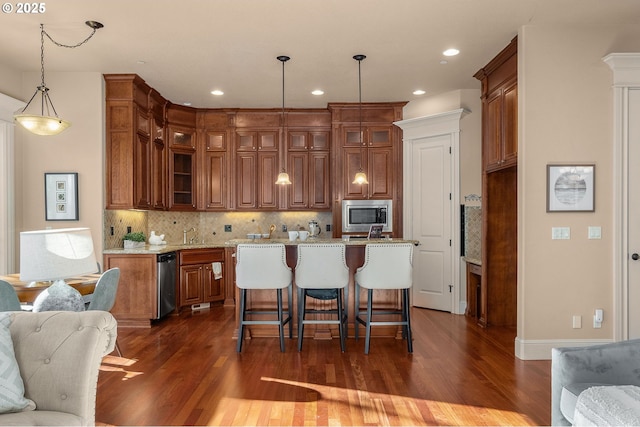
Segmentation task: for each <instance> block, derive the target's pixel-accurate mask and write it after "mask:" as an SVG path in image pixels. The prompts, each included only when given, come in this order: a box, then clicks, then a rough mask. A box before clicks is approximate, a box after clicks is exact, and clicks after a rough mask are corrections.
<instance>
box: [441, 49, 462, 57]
mask: <svg viewBox="0 0 640 427" xmlns="http://www.w3.org/2000/svg"><path fill="white" fill-rule="evenodd" d="M459 53H460V51H459V50H458V49H453V48H452V49H447V50H445V51H444V52H442V54H443V55H444V56H456V55H457V54H459Z"/></svg>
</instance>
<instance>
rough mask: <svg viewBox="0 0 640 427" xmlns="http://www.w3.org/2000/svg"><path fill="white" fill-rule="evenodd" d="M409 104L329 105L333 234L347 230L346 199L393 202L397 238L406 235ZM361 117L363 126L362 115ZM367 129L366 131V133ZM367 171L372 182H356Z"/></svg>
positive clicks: (394, 233)
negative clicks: (405, 114)
mask: <svg viewBox="0 0 640 427" xmlns="http://www.w3.org/2000/svg"><path fill="white" fill-rule="evenodd" d="M404 105H406V102H391V103H363V104H362V106H360V104H358V103H353V104H351V103H349V104H343V103H330V104H329V111H331V123H332V141H331V144H332V145H331V150H332V151H331V159H332V160H331V168H332V169H331V170H332V171H334V172H333V175H335V176H333V177H332V178H333V179H332V180H333V182H334V184H333V189H332V192H333V200H332V211H333V237H339V236H340V235H341V234H342V203H341V201H342V200H349V199H356V200H357V199H379V200H382V199H390V200H393V211H394V212H393V233H392V237H395V236H401V235H402V130H401V129H400V128H399V127H397V126H396V125H394V124H393V123H394V122H396V121H399V120H402V108H403V107H404ZM361 118H362V126H360V119H361ZM361 130H362V133H361ZM360 169H362V171H363V172H365V173H366V175H367V180H368V181H369V184H364V185H360V184H353V183H352V182H353V179H354V177H355V175H356V173H357V172H359V171H360Z"/></svg>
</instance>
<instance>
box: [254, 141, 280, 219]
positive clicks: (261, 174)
mask: <svg viewBox="0 0 640 427" xmlns="http://www.w3.org/2000/svg"><path fill="white" fill-rule="evenodd" d="M278 173H279V171H278V153H277V152H275V151H272V152H260V153H258V208H260V209H277V208H278V186H277V185H276V180H277V179H278Z"/></svg>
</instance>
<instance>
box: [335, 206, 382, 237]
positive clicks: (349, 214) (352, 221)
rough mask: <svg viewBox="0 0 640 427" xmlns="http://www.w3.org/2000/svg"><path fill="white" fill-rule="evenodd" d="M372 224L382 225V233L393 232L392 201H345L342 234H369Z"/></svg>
mask: <svg viewBox="0 0 640 427" xmlns="http://www.w3.org/2000/svg"><path fill="white" fill-rule="evenodd" d="M372 224H382V232H384V233H391V232H393V201H392V200H343V201H342V232H343V233H361V232H365V233H368V232H369V228H370V227H371V225H372Z"/></svg>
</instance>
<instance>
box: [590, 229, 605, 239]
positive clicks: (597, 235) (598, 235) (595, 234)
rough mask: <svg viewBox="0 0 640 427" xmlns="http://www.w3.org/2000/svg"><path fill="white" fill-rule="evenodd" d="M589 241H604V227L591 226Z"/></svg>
mask: <svg viewBox="0 0 640 427" xmlns="http://www.w3.org/2000/svg"><path fill="white" fill-rule="evenodd" d="M589 239H602V227H596V226H589Z"/></svg>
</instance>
